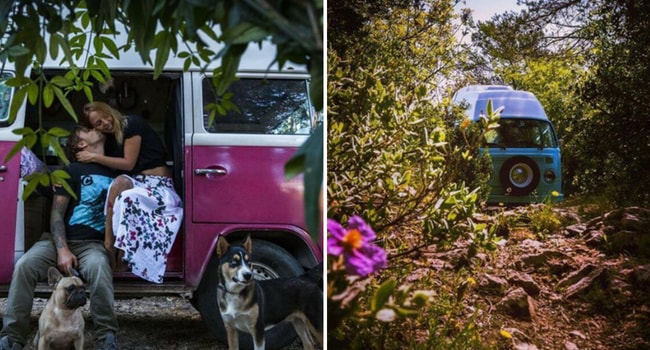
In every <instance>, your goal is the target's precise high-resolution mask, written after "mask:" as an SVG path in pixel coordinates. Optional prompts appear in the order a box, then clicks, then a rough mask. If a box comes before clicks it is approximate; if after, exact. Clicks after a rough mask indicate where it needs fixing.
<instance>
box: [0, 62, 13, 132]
mask: <svg viewBox="0 0 650 350" xmlns="http://www.w3.org/2000/svg"><path fill="white" fill-rule="evenodd" d="M9 78H11V75H10V74H8V73H3V74H0V123H3V124H4V123H7V122H8V121H9V107H10V106H11V94H12V92H13V88H12V87H11V86H8V85H6V84H5V82H6V81H7V79H9Z"/></svg>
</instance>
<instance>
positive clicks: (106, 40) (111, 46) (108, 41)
mask: <svg viewBox="0 0 650 350" xmlns="http://www.w3.org/2000/svg"><path fill="white" fill-rule="evenodd" d="M102 42H103V43H104V46H105V47H106V48H107V49H108V51H109V52H110V53H111V55H113V57H115V58H116V59H119V58H120V51H119V50H118V49H117V45H115V42H114V41H113V40H111V38H109V37H106V36H102Z"/></svg>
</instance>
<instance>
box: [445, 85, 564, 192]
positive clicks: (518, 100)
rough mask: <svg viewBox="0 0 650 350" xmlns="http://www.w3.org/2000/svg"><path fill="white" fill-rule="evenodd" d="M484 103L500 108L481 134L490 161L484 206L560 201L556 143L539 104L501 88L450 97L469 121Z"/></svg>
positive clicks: (471, 89) (483, 108) (476, 118)
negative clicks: (490, 127)
mask: <svg viewBox="0 0 650 350" xmlns="http://www.w3.org/2000/svg"><path fill="white" fill-rule="evenodd" d="M488 100H491V101H492V106H493V107H494V109H497V108H500V107H503V108H504V109H503V111H502V112H501V119H500V120H499V127H498V128H496V129H493V130H489V131H488V132H487V133H486V134H485V144H484V148H483V150H484V151H488V152H489V153H490V157H491V158H492V177H491V179H490V186H491V191H490V196H489V198H488V203H493V204H496V203H503V204H522V203H535V202H541V201H544V200H546V199H550V200H552V201H555V202H557V201H561V200H563V199H564V195H563V193H562V168H561V163H560V158H561V157H560V143H559V141H558V137H557V134H556V133H555V129H554V128H553V124H552V123H551V121H550V120H549V119H548V117H547V116H546V113H545V112H544V108H543V107H542V105H541V103H540V102H539V100H537V98H536V97H535V95H533V94H532V93H530V92H528V91H520V90H514V89H512V88H511V87H509V86H502V85H471V86H467V87H464V88H462V89H460V90H458V91H457V92H456V94H455V95H454V97H453V102H454V103H456V104H462V105H463V106H464V107H466V113H467V116H468V118H470V119H471V120H472V121H475V122H476V121H479V120H480V118H481V115H483V114H485V111H486V106H487V103H488Z"/></svg>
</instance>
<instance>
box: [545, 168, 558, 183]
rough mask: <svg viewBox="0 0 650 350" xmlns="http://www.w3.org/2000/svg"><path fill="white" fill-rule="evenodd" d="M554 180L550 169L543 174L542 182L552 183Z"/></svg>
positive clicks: (553, 173)
mask: <svg viewBox="0 0 650 350" xmlns="http://www.w3.org/2000/svg"><path fill="white" fill-rule="evenodd" d="M555 178H556V176H555V171H553V170H552V169H548V170H546V171H545V172H544V181H546V182H553V181H555Z"/></svg>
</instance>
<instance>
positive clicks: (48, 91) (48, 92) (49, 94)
mask: <svg viewBox="0 0 650 350" xmlns="http://www.w3.org/2000/svg"><path fill="white" fill-rule="evenodd" d="M53 88H54V87H53V86H52V85H51V84H50V83H48V84H47V85H45V87H44V88H43V105H44V106H45V107H50V106H51V105H52V102H54V91H53Z"/></svg>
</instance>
